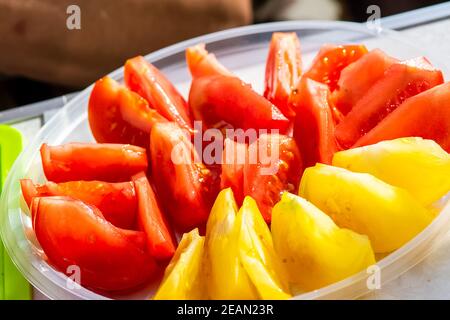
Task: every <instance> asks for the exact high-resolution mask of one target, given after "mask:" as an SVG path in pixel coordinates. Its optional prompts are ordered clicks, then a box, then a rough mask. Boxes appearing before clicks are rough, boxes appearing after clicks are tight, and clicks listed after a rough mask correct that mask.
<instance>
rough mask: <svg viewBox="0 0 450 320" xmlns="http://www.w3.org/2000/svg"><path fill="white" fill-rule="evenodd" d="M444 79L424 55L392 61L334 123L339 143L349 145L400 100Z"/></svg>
mask: <svg viewBox="0 0 450 320" xmlns="http://www.w3.org/2000/svg"><path fill="white" fill-rule="evenodd" d="M443 81H444V79H443V77H442V72H441V71H439V70H436V69H434V68H433V66H432V65H431V64H430V63H429V62H428V60H426V58H424V57H419V58H415V59H411V60H407V61H403V62H398V63H394V64H393V65H392V66H391V67H390V68H389V69H388V70H387V71H386V73H385V74H384V76H383V78H382V79H380V80H379V81H378V82H377V83H376V84H375V85H373V86H372V87H371V88H370V90H369V91H368V92H367V93H366V95H365V96H364V97H363V98H362V99H360V100H359V102H358V103H357V104H356V105H355V106H354V107H353V109H352V111H350V112H349V113H348V114H347V116H346V117H345V118H344V120H342V121H341V123H339V125H338V126H337V127H336V138H337V140H338V142H339V144H340V145H341V146H342V147H343V148H349V147H351V146H352V145H353V144H354V143H355V142H356V141H357V140H358V139H359V138H360V137H362V136H363V135H364V134H366V133H367V132H369V131H370V130H371V129H372V128H374V127H375V126H376V125H377V124H378V123H379V122H380V121H381V120H383V119H384V118H385V117H386V116H387V115H388V114H389V113H391V112H392V111H394V110H395V109H396V108H397V107H398V106H399V105H401V104H402V103H403V101H405V100H406V99H408V98H409V97H412V96H414V95H416V94H418V93H420V92H422V91H425V90H428V89H430V88H432V87H434V86H436V85H438V84H441V83H442V82H443Z"/></svg>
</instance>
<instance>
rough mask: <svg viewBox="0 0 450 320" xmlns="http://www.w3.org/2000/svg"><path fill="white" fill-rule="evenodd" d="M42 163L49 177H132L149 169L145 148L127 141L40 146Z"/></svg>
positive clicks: (117, 179)
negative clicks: (120, 142)
mask: <svg viewBox="0 0 450 320" xmlns="http://www.w3.org/2000/svg"><path fill="white" fill-rule="evenodd" d="M41 158H42V167H43V169H44V173H45V176H46V177H47V179H48V180H49V181H53V182H66V181H74V180H75V181H76V180H100V181H107V182H124V181H130V179H131V177H132V176H133V175H135V174H136V173H139V172H141V171H146V170H147V154H146V152H145V149H143V148H141V147H137V146H132V145H128V144H112V143H103V144H102V143H67V144H63V145H59V146H49V145H48V144H46V143H44V144H43V145H42V146H41Z"/></svg>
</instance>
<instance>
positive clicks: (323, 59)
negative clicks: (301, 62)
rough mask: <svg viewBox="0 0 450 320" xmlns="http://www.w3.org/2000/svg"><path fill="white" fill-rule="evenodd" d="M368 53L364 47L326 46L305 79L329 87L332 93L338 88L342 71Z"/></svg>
mask: <svg viewBox="0 0 450 320" xmlns="http://www.w3.org/2000/svg"><path fill="white" fill-rule="evenodd" d="M366 53H367V48H366V47H365V46H364V45H342V46H335V45H324V46H322V48H321V49H320V51H319V53H318V54H317V56H316V57H315V58H314V61H313V63H312V66H311V68H310V69H309V70H308V71H307V72H306V73H305V77H308V78H310V79H313V80H316V81H318V82H321V83H325V84H327V85H328V87H329V88H330V90H331V91H334V90H335V89H336V88H337V83H338V80H339V77H340V75H341V71H342V70H343V69H344V68H345V67H347V66H348V65H350V64H351V63H353V62H355V61H356V60H358V59H359V58H361V57H362V56H363V55H365V54H366Z"/></svg>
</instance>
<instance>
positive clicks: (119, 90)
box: [88, 77, 167, 148]
mask: <svg viewBox="0 0 450 320" xmlns="http://www.w3.org/2000/svg"><path fill="white" fill-rule="evenodd" d="M88 116H89V117H88V118H89V126H90V128H91V131H92V134H93V135H94V138H95V140H96V141H97V142H100V143H129V144H133V145H137V146H140V147H144V148H148V143H149V136H150V130H151V127H152V126H153V125H154V124H155V123H156V122H164V121H167V120H166V119H165V118H164V117H163V116H161V115H160V114H159V113H158V112H157V111H156V110H154V109H152V108H150V106H149V105H148V102H147V101H146V100H145V99H144V98H142V97H141V96H139V95H138V94H137V93H134V92H132V91H131V90H129V89H127V88H126V87H125V86H122V85H120V84H119V83H117V82H116V81H115V80H113V79H111V78H109V77H104V78H102V79H100V80H98V81H97V82H96V83H95V85H94V88H93V89H92V92H91V96H90V98H89V108H88Z"/></svg>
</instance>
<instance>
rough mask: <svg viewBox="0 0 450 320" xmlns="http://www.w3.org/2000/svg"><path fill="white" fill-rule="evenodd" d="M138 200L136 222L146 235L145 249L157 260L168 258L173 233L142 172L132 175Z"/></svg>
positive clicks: (172, 248)
mask: <svg viewBox="0 0 450 320" xmlns="http://www.w3.org/2000/svg"><path fill="white" fill-rule="evenodd" d="M133 183H134V187H135V189H136V198H137V202H138V214H137V223H138V226H139V229H140V230H143V231H144V232H145V235H146V236H147V250H148V251H149V253H150V254H151V255H152V256H153V257H154V258H155V259H157V260H163V261H164V260H169V259H170V258H172V256H173V254H174V252H175V249H176V241H175V235H174V234H172V231H171V229H170V227H169V225H168V222H167V219H166V217H165V216H164V214H163V212H162V210H161V207H160V205H159V203H158V200H157V198H156V195H155V192H154V191H153V188H152V186H151V185H150V183H149V181H148V179H147V177H146V175H145V173H144V172H141V173H138V174H137V175H135V176H134V177H133Z"/></svg>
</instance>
